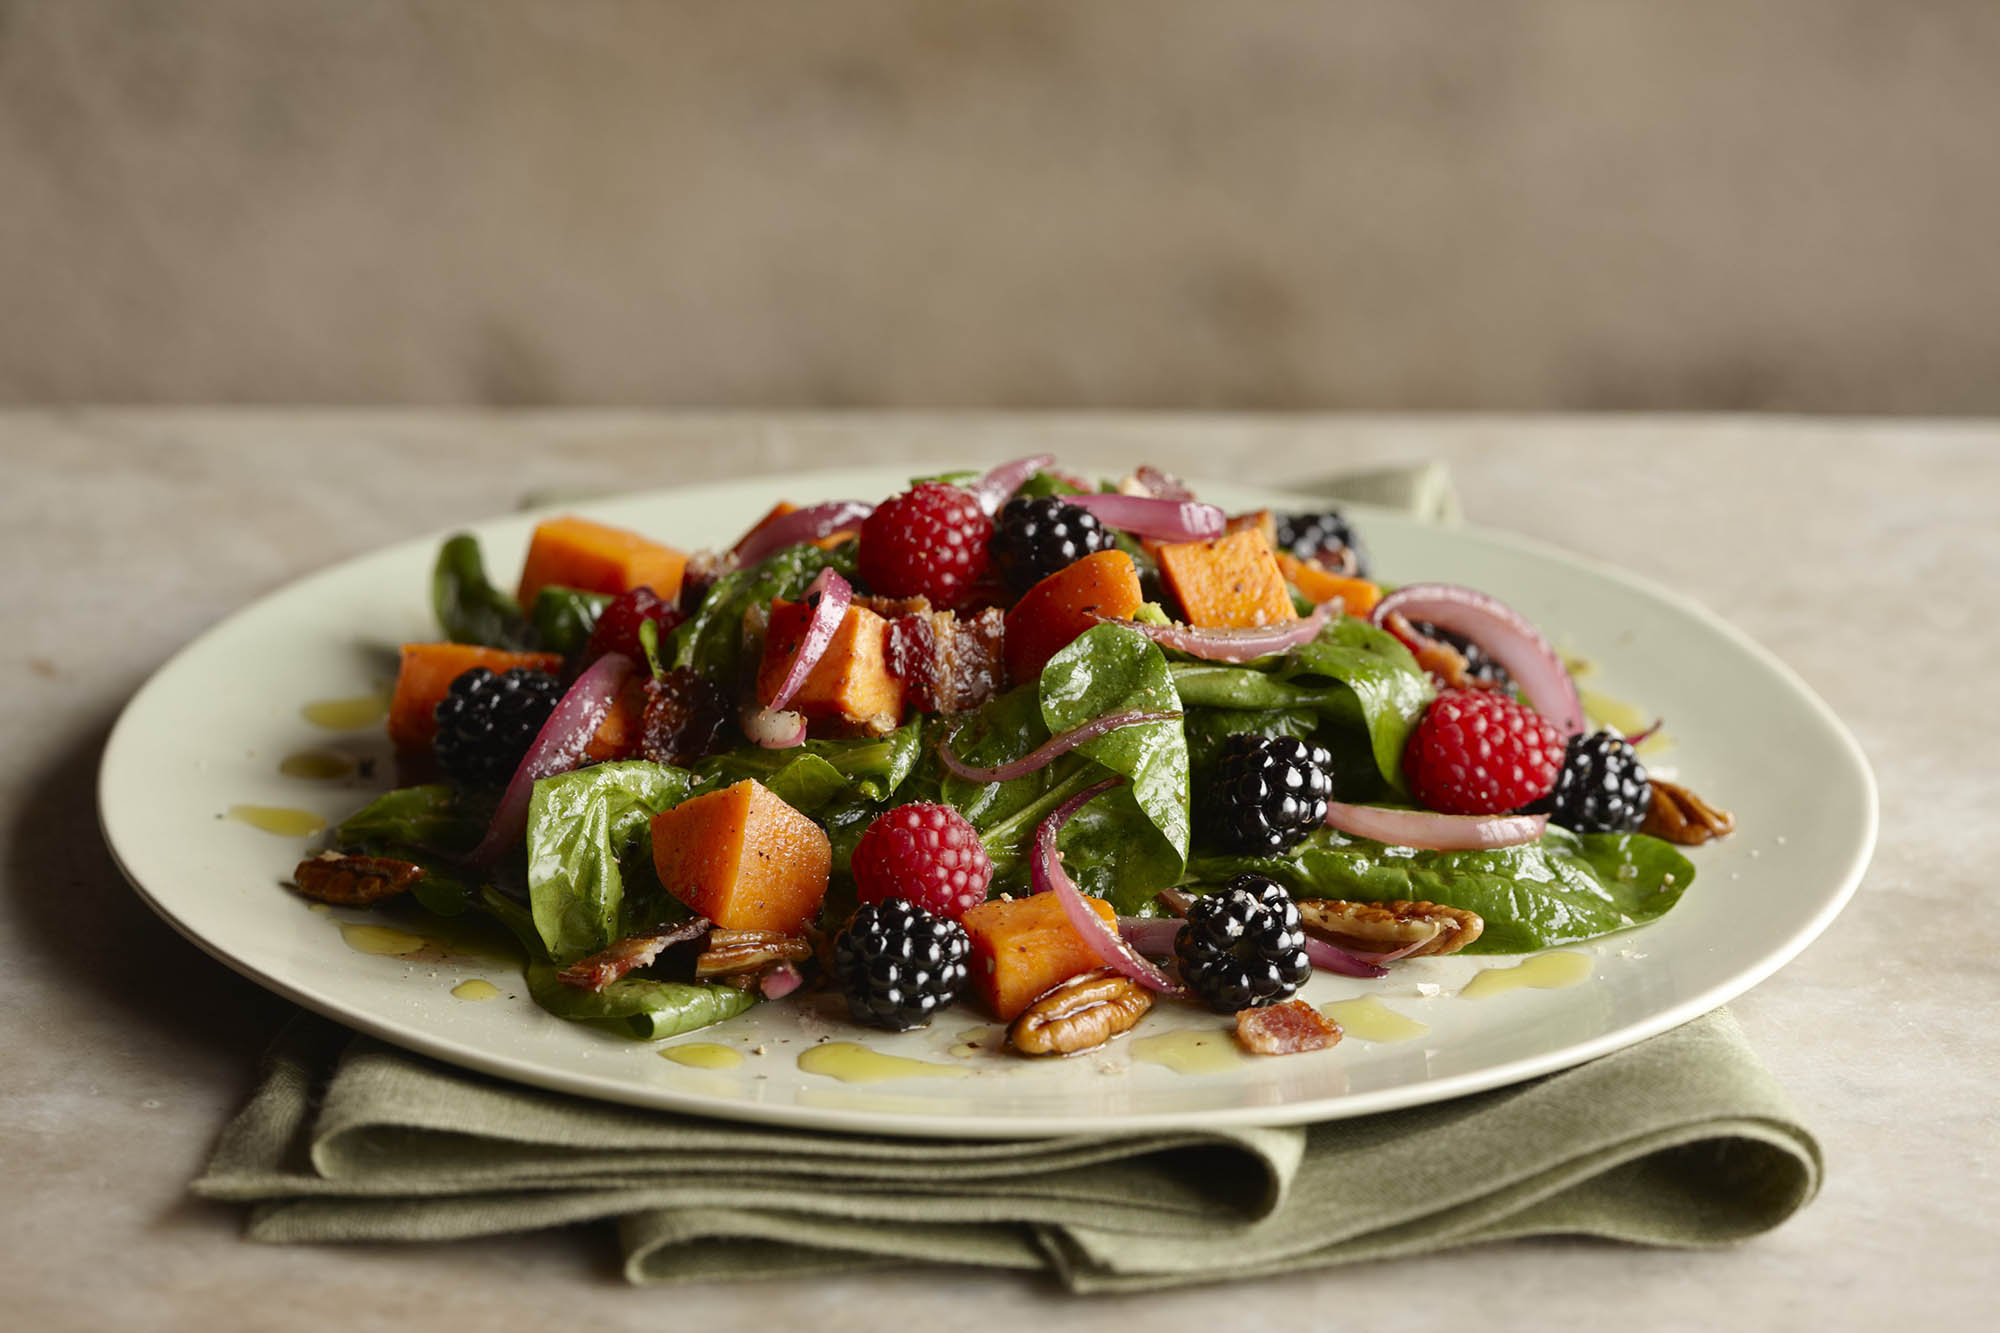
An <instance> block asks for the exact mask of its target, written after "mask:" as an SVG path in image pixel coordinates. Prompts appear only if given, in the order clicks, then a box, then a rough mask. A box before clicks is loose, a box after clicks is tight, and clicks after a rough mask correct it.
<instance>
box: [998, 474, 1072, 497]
mask: <svg viewBox="0 0 2000 1333" xmlns="http://www.w3.org/2000/svg"><path fill="white" fill-rule="evenodd" d="M1078 493H1079V492H1078V491H1077V489H1076V487H1074V486H1072V485H1070V484H1069V483H1068V482H1066V481H1064V480H1063V479H1062V478H1061V477H1058V476H1056V475H1055V474H1054V473H1052V472H1037V473H1035V474H1034V475H1033V476H1031V477H1029V478H1028V479H1027V480H1026V481H1024V482H1022V483H1021V486H1020V489H1019V490H1017V491H1015V492H1014V495H1015V496H1026V497H1027V498H1029V499H1030V500H1039V499H1041V498H1042V497H1043V496H1046V495H1076V494H1078ZM1009 498H1010V499H1011V498H1013V497H1011V496H1010V497H1009Z"/></svg>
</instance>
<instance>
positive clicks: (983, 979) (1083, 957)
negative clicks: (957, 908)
mask: <svg viewBox="0 0 2000 1333" xmlns="http://www.w3.org/2000/svg"><path fill="white" fill-rule="evenodd" d="M1084 901H1085V902H1087V903H1089V904H1090V908H1091V910H1092V911H1094V912H1096V913H1097V914H1098V915H1099V916H1101V917H1103V918H1104V920H1105V921H1106V923H1108V924H1109V925H1110V926H1111V927H1112V928H1113V929H1114V930H1115V929H1117V924H1118V914H1117V913H1116V912H1115V911H1114V910H1112V907H1111V904H1110V903H1107V902H1105V901H1104V900H1103V899H1102V898H1089V897H1086V898H1085V899H1084ZM959 920H960V923H961V924H963V925H964V927H965V933H966V934H967V935H969V936H971V938H972V985H973V988H974V989H975V990H977V991H978V992H979V999H980V1002H981V1003H982V1004H984V1005H985V1006H986V1009H987V1012H989V1013H991V1014H992V1015H993V1016H994V1017H995V1018H997V1019H999V1020H1000V1021H1001V1022H1003V1023H1011V1022H1012V1021H1013V1020H1014V1017H1015V1016H1016V1015H1017V1014H1019V1013H1020V1012H1021V1011H1022V1010H1023V1009H1026V1008H1027V1007H1028V1006H1029V1005H1031V1004H1033V1003H1034V1002H1035V999H1036V997H1037V996H1039V995H1041V994H1043V993H1044V992H1046V991H1047V990H1048V989H1049V988H1050V987H1051V986H1055V985H1058V984H1060V983H1062V982H1065V981H1068V980H1069V979H1070V978H1071V977H1073V976H1075V975H1076V974H1077V973H1079V972H1088V971H1089V970H1090V969H1091V968H1093V967H1100V966H1102V965H1103V960H1102V959H1100V958H1098V956H1097V955H1096V954H1094V953H1092V952H1091V951H1090V946H1089V945H1087V944H1085V943H1084V942H1083V936H1081V935H1079V934H1077V933H1076V927H1075V926H1072V925H1071V924H1070V923H1069V918H1068V917H1067V916H1065V915H1064V914H1063V909H1062V902H1061V901H1060V900H1059V899H1058V898H1057V897H1056V896H1055V894H1053V893H1038V894H1036V895H1034V896H1033V897H1031V898H996V899H994V900H993V901H992V902H990V903H981V904H979V906H977V907H974V908H972V909H971V910H969V911H968V912H966V914H965V915H964V916H963V917H961V918H959Z"/></svg>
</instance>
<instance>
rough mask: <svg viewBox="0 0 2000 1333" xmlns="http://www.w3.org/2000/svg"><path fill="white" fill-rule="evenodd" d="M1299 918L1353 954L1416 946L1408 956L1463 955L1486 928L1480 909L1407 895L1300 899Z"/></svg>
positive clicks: (1385, 951) (1308, 926) (1315, 931)
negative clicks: (1354, 899)
mask: <svg viewBox="0 0 2000 1333" xmlns="http://www.w3.org/2000/svg"><path fill="white" fill-rule="evenodd" d="M1299 919H1300V920H1301V921H1303V922H1304V923H1305V927H1306V929H1307V930H1310V931H1312V932H1314V933H1315V934H1318V935H1324V936H1325V937H1326V938H1327V939H1328V940H1330V941H1331V942H1332V943H1334V944H1336V945H1338V946H1339V947H1341V948H1343V949H1347V950H1349V951H1351V952H1357V953H1387V952H1393V951H1394V950H1397V949H1402V948H1405V947H1407V946H1409V945H1415V946H1416V947H1415V948H1413V949H1410V951H1409V953H1407V954H1405V955H1403V956H1404V957H1406V958H1425V957H1429V956H1432V955H1435V954H1446V953H1457V952H1458V951H1459V950H1460V949H1463V948H1464V947H1465V946H1466V945H1468V944H1470V943H1472V942H1473V941H1474V940H1476V939H1478V938H1479V933H1480V932H1481V931H1483V930H1485V929H1486V923H1485V922H1484V921H1482V920H1480V919H1479V914H1478V913H1477V912H1468V911H1466V910H1465V909H1464V908H1463V907H1446V906H1444V905H1443V904H1441V903H1425V902H1411V901H1409V900H1408V899H1404V898H1399V899H1396V900H1395V901H1393V902H1386V903H1354V902H1347V901H1345V900H1344V899H1340V898H1307V899H1304V900H1303V901H1301V902H1300V903H1299Z"/></svg>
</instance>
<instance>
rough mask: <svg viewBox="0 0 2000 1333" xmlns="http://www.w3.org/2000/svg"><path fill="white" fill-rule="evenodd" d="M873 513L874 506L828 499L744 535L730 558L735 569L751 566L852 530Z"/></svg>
mask: <svg viewBox="0 0 2000 1333" xmlns="http://www.w3.org/2000/svg"><path fill="white" fill-rule="evenodd" d="M874 512H875V506H874V505H871V504H863V503H862V502H861V501H859V500H829V501H827V502H826V503H825V504H816V505H807V506H806V507H805V508H804V509H794V510H793V511H792V512H791V513H789V514H785V515H783V516H782V517H779V518H774V519H772V520H771V521H770V522H769V523H766V524H765V525H764V526H763V527H761V528H757V529H755V530H754V531H751V532H747V533H745V534H744V535H743V540H741V541H739V542H737V543H736V546H735V548H734V549H732V550H731V551H730V552H729V555H730V558H731V560H733V561H734V562H735V564H736V565H737V566H738V567H741V566H745V565H754V564H756V563H757V562H758V561H760V560H762V559H763V558H764V557H765V556H767V555H770V554H771V553H772V552H773V551H782V550H784V549H785V548H786V547H787V546H797V545H798V544H799V543H800V542H816V541H818V540H819V539H820V538H822V537H831V536H832V535H833V534H834V533H836V532H839V531H840V530H841V529H842V528H851V527H854V526H855V525H856V524H858V523H860V522H861V520H863V519H865V518H867V517H868V516H869V515H870V514H872V513H874Z"/></svg>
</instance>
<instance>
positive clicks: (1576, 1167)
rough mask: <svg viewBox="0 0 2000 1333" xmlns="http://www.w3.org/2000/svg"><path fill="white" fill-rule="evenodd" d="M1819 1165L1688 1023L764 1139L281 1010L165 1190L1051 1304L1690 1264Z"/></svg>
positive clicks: (1773, 1098)
mask: <svg viewBox="0 0 2000 1333" xmlns="http://www.w3.org/2000/svg"><path fill="white" fill-rule="evenodd" d="M1819 1176H1820V1155H1819V1147H1818V1145H1817V1144H1816V1143H1815V1142H1814V1140H1813V1137H1812V1135H1811V1134H1810V1133H1809V1132H1808V1131H1807V1130H1806V1129H1805V1128H1804V1127H1803V1126H1801V1125H1800V1124H1799V1123H1798V1121H1797V1118H1796V1115H1795V1113H1794V1112H1793V1110H1792V1107H1791V1104H1790V1103H1789V1102H1788V1101H1787V1099H1786V1097H1785V1095H1784V1093H1783V1092H1782V1091H1781V1090H1780V1089H1779V1088H1778V1087H1777V1085H1776V1084H1775V1083H1774V1082H1773V1081H1772V1079H1771V1078H1770V1076H1769V1075H1768V1074H1767V1073H1766V1072H1765V1071H1764V1069H1763V1067H1762V1066H1761V1065H1760V1064H1759V1063H1758V1062H1757V1059H1756V1057H1755V1056H1754V1055H1753V1054H1752V1053H1751V1052H1750V1050H1749V1048H1748V1047H1747V1046H1746V1045H1745V1044H1744V1041H1743V1038H1742V1034H1741V1033H1740V1032H1739V1031H1738V1030H1737V1027H1736V1024H1735V1021H1734V1020H1733V1019H1732V1018H1730V1016H1729V1015H1728V1013H1727V1012H1726V1011H1717V1012H1715V1013H1713V1014H1710V1015H1708V1016H1707V1017H1705V1018H1702V1019H1699V1020H1697V1021H1695V1022H1693V1023H1690V1024H1687V1025H1686V1026H1684V1027H1681V1028H1678V1029H1676V1030H1674V1031H1672V1032H1669V1033H1666V1034H1665V1035H1663V1036H1659V1037H1655V1038H1653V1039H1652V1040H1650V1041H1646V1042H1642V1043H1640V1044H1638V1045H1636V1046H1632V1047H1629V1048H1627V1049H1626V1050H1623V1051H1620V1052H1618V1053H1616V1054H1614V1055H1609V1056H1605V1057H1604V1058H1602V1059H1599V1060H1596V1061H1593V1062H1591V1063H1589V1064H1585V1065H1581V1066H1578V1067H1577V1068H1574V1069H1570V1070H1566V1071H1564V1072H1562V1073H1557V1074H1551V1075H1548V1076H1546V1077H1544V1078H1540V1079H1537V1080H1534V1081H1532V1082H1529V1083H1523V1084H1518V1085H1516V1086H1513V1087H1510V1088H1503V1089H1499V1090H1497V1091H1493V1092H1487V1093H1481V1094H1478V1095H1475V1096H1471V1097H1462V1098H1459V1099H1457V1100H1454V1101H1449V1102H1443V1103H1440V1104H1436V1105H1432V1106H1424V1107H1417V1108H1413V1109H1410V1110H1404V1111H1394V1112H1389V1113H1385V1114H1381V1115H1375V1116H1368V1117H1364V1118H1361V1119H1353V1120H1334V1121H1328V1122H1325V1123H1323V1124H1317V1125H1309V1126H1304V1127H1299V1128H1283V1129H1256V1128H1247V1129H1212V1130H1187V1131H1176V1132H1161V1133H1151V1134H1142V1135H1132V1136H1122V1137H1103V1136H1079V1137H1074V1138H1061V1139H1053V1140H1046V1139H1045V1140H1034V1141H1002V1142H984V1141H953V1140H938V1139H903V1138H886V1137H870V1136H860V1135H845V1134H831V1133H818V1132H812V1131H805V1130H789V1129H774V1128H770V1127H767V1126H759V1125H747V1124H735V1123H731V1122H728V1121H717V1120H704V1119H700V1118H696V1117H690V1116H680V1115H671V1114H663V1113H657V1112H651V1111H641V1110H635V1109H632V1108H628V1107H623V1106H614V1105H610V1104H608V1103H599V1102H590V1101H580V1100H577V1099H575V1098H571V1097H567V1096H563V1095H561V1094H557V1093H551V1092H543V1091H540V1090H537V1089H533V1088H526V1087H519V1086H515V1085H511V1084H507V1083H501V1082H497V1081H494V1080H491V1079H487V1078H485V1077H482V1076H479V1075H475V1074H470V1073H466V1072H462V1071H459V1070H456V1069H452V1068H447V1067H445V1066H441V1065H436V1064H433V1063H431V1062H429V1061H427V1060H424V1059H420V1058H418V1057H416V1056H413V1055H409V1054H406V1053H404V1052H402V1051H398V1050H394V1049H392V1048H389V1047H386V1046H383V1045H382V1044H380V1043H378V1042H376V1041H373V1040H371V1039H369V1038H365V1037H356V1036H353V1035H352V1034H350V1033H348V1032H346V1031H345V1030H343V1029H340V1028H337V1027H335V1026H333V1025H332V1024H330V1023H327V1022H325V1021H323V1020H321V1019H317V1018H304V1017H302V1018H300V1019H299V1020H297V1021H296V1022H295V1023H294V1024H293V1025H292V1026H291V1027H290V1028H289V1029H288V1030H287V1031H286V1032H285V1034H284V1035H283V1036H282V1037H281V1038H280V1039H279V1041H278V1043H277V1044H276V1045H275V1047H274V1048H273V1049H272V1051H271V1052H270V1054H269V1056H268V1057H267V1060H266V1067H265V1070H264V1076H263V1081H262V1085H261V1086H260V1088H259V1089H258V1091H257V1094H256V1096H255V1097H254V1098H253V1099H252V1100H251V1102H250V1104H249V1105H248V1106H247V1107H245V1108H244V1110H243V1111H242V1112H241V1113H240V1114H239V1115H238V1116H237V1117H236V1119H235V1121H234V1122H233V1123H231V1125H230V1126H229V1128H228V1129H227V1131H225V1133H224V1134H223V1137H222V1141H221V1144H220V1145H219V1146H218V1148H217V1149H216V1152H215V1156H214V1159H213V1160H212V1161H211V1162H210V1163H209V1166H208V1169H207V1171H206V1172H205V1173H204V1174H203V1175H202V1177H201V1178H200V1179H199V1180H197V1181H196V1182H195V1184H194V1189H195V1192H196V1193H198V1194H200V1195H203V1196H205V1197H207V1198H212V1199H229V1200H240V1201H244V1202H249V1203H252V1204H254V1205H255V1207H254V1208H253V1210H252V1213H251V1219H250V1227H249V1234H250V1236H251V1238H252V1239H255V1240H264V1241H289V1242H301V1241H306V1242H324V1241H352V1240H369V1241H393V1240H441V1239H448V1238H455V1237H464V1236H476V1235H486V1234H492V1233H496V1232H510V1231H523V1230H530V1229H534V1228H540V1227H550V1226H559V1225H564V1224H568V1223H575V1222H584V1221H591V1220H596V1219H603V1218H616V1219H617V1220H618V1224H619V1235H620V1239H621V1241H622V1243H623V1246H624V1254H625V1273H626V1275H627V1276H628V1277H629V1278H630V1279H631V1280H632V1281H634V1282H673V1281H690V1280H701V1279H720V1278H750V1277H755V1278H770V1277H778V1276H786V1275H794V1274H806V1273H815V1272H825V1271H831V1270H852V1269H855V1268H860V1267H867V1266H873V1265H881V1264H892V1263H907V1262H909V1261H910V1260H911V1257H912V1256H923V1258H924V1259H926V1260H928V1261H931V1262H941V1263H957V1264H973V1265H980V1266H985V1267H992V1268H1007V1269H1022V1270H1031V1271H1037V1272H1047V1273H1050V1274H1053V1275H1054V1276H1055V1277H1057V1278H1059V1279H1060V1280H1061V1281H1062V1282H1063V1283H1065V1284H1066V1285H1068V1286H1069V1287H1070V1288H1071V1289H1073V1290H1076V1291H1086V1292H1088V1291H1129V1290H1146V1289H1153V1288H1163V1287H1174V1286H1183V1285H1187V1284H1191V1283H1199V1282H1215V1281H1222V1280H1225V1279H1237V1278H1244V1277H1255V1276H1258V1275H1260V1274H1265V1273H1278V1272H1291V1271H1295V1270H1299V1269H1304V1268H1320V1267H1328V1266H1331V1265H1335V1264H1344V1263H1353V1262H1356V1261H1359V1260H1364V1259H1376V1258H1383V1257H1387V1256H1392V1255H1402V1254H1411V1253H1420V1252H1425V1251H1431V1250H1438V1249H1443V1248H1446V1247H1448V1246H1452V1245H1459V1244H1465V1243H1469V1242H1473V1241H1482V1240H1498V1239H1503V1238H1507V1237H1515V1236H1531V1235H1558V1234H1561V1235H1590V1236H1602V1237H1609V1238H1613V1239H1618V1240H1626V1241H1634V1242H1638V1243H1642V1244H1650V1245H1719V1244H1724V1243H1727V1242H1730V1241H1735V1240H1740V1239H1743V1238H1744V1237H1747V1236H1751V1235H1754V1234H1756V1233H1758V1232H1761V1231H1764V1230H1767V1229H1769V1228H1771V1227H1773V1226H1776V1225H1777V1224H1778V1223H1779V1222H1781V1221H1783V1220H1784V1219H1785V1218H1786V1217H1789V1216H1790V1215H1791V1214H1792V1213H1793V1212H1794V1211H1796V1210H1797V1209H1798V1208H1800V1207H1801V1206H1803V1205H1804V1204H1805V1203H1806V1202H1807V1201H1808V1200H1809V1199H1810V1198H1811V1197H1812V1195H1813V1194H1814V1192H1815V1191H1816V1190H1817V1189H1818V1186H1819Z"/></svg>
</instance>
